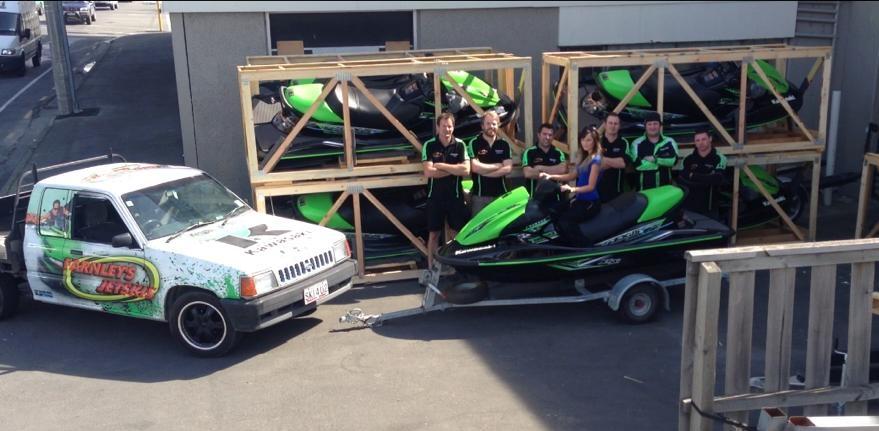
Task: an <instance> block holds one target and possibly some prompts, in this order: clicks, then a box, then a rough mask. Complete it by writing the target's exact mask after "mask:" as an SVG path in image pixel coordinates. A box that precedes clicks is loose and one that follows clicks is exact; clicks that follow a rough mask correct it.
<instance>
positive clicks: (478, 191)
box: [467, 133, 512, 197]
mask: <svg viewBox="0 0 879 431" xmlns="http://www.w3.org/2000/svg"><path fill="white" fill-rule="evenodd" d="M467 149H468V150H469V151H470V154H469V155H470V159H471V160H472V159H474V158H475V159H476V160H479V161H480V162H482V163H486V164H494V163H503V162H504V160H510V159H511V158H512V155H511V154H510V144H509V143H507V141H505V140H503V139H501V138H495V140H494V144H491V145H490V144H489V143H488V141H486V140H485V138H484V137H483V136H482V133H480V134H479V135H477V136H476V137H474V138H473V139H471V140H470V143H469V144H468V145H467ZM470 176H471V177H472V178H473V189H472V190H471V191H470V193H472V194H473V195H474V196H492V197H494V196H500V195H502V194H504V193H506V192H507V183H506V181H505V178H504V177H498V178H491V177H484V176H482V175H479V174H477V173H471V174H470Z"/></svg>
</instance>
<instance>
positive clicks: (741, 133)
mask: <svg viewBox="0 0 879 431" xmlns="http://www.w3.org/2000/svg"><path fill="white" fill-rule="evenodd" d="M739 69H740V70H739V121H738V124H737V127H738V130H737V131H738V138H739V139H738V145H735V148H736V149H740V148H741V147H742V145H744V144H745V132H746V131H747V127H748V124H747V122H745V115H746V113H745V107H746V106H747V104H748V62H746V61H742V63H741V66H739Z"/></svg>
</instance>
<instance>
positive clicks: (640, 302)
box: [617, 282, 660, 324]
mask: <svg viewBox="0 0 879 431" xmlns="http://www.w3.org/2000/svg"><path fill="white" fill-rule="evenodd" d="M659 302H660V299H659V290H658V289H657V287H656V285H654V284H653V283H649V282H644V283H639V284H636V285H634V286H632V288H631V289H629V290H628V291H627V292H626V294H625V295H623V300H622V301H620V309H619V310H617V313H619V316H620V318H622V319H623V320H624V321H626V322H628V323H634V324H638V323H646V322H649V321H651V320H653V319H654V318H655V317H656V310H658V309H659Z"/></svg>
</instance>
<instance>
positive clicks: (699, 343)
mask: <svg viewBox="0 0 879 431" xmlns="http://www.w3.org/2000/svg"><path fill="white" fill-rule="evenodd" d="M720 275H721V271H720V268H718V267H717V265H715V264H714V263H711V262H706V263H702V264H700V265H699V297H698V305H697V306H696V332H695V341H696V346H695V350H694V355H693V371H694V375H693V398H692V399H693V402H695V403H696V405H697V406H698V407H699V409H700V410H702V411H703V412H709V413H710V412H712V411H714V386H715V383H716V371H717V370H716V367H717V316H718V314H719V311H720ZM712 426H713V422H712V421H711V419H708V418H706V417H703V416H702V415H691V416H690V430H691V431H710V430H711V429H713V428H712Z"/></svg>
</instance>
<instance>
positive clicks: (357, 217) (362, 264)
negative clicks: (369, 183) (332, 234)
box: [351, 192, 366, 277]
mask: <svg viewBox="0 0 879 431" xmlns="http://www.w3.org/2000/svg"><path fill="white" fill-rule="evenodd" d="M351 195H352V197H353V198H354V243H355V247H356V248H357V275H359V276H361V277H362V276H363V274H364V272H365V270H366V256H365V255H364V254H363V221H362V220H363V219H362V218H361V217H362V216H361V212H360V193H357V192H355V193H352V194H351Z"/></svg>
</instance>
